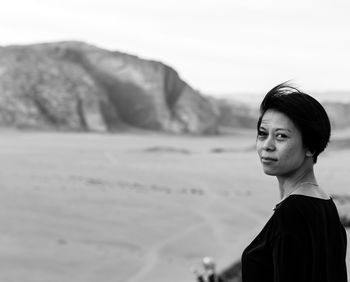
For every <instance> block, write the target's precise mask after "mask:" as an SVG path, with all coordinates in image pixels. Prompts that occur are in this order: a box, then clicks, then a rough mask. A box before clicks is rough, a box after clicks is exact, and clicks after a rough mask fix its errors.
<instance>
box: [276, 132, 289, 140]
mask: <svg viewBox="0 0 350 282" xmlns="http://www.w3.org/2000/svg"><path fill="white" fill-rule="evenodd" d="M276 138H277V139H286V138H287V135H285V134H282V133H279V134H277V135H276Z"/></svg>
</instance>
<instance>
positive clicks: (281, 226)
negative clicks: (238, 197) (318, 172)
mask: <svg viewBox="0 0 350 282" xmlns="http://www.w3.org/2000/svg"><path fill="white" fill-rule="evenodd" d="M346 244H347V239H346V232H345V228H344V227H343V225H342V224H341V222H340V220H339V215H338V211H337V208H336V206H335V204H334V202H333V200H332V199H328V200H325V199H319V198H314V197H309V196H304V195H290V196H289V197H288V198H286V199H285V200H284V201H283V202H281V203H280V204H278V205H277V206H276V209H275V212H274V214H273V215H272V217H271V218H270V219H269V221H268V222H267V223H266V225H265V226H264V228H263V229H262V231H261V232H260V233H259V235H258V236H257V237H256V238H255V239H254V240H253V241H252V243H251V244H250V245H249V246H248V247H247V248H246V249H245V250H244V252H243V254H242V279H243V282H347V281H348V280H347V270H346V261H345V257H346Z"/></svg>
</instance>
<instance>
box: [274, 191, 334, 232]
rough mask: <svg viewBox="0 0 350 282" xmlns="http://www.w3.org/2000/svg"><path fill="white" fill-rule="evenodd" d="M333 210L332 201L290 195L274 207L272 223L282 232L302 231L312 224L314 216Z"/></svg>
mask: <svg viewBox="0 0 350 282" xmlns="http://www.w3.org/2000/svg"><path fill="white" fill-rule="evenodd" d="M321 210H322V211H327V210H329V211H330V212H332V210H333V202H332V199H331V198H329V199H322V198H315V197H310V196H305V195H297V194H295V195H290V196H289V197H288V198H286V199H285V200H284V201H283V202H281V203H279V204H278V205H277V206H276V209H275V213H274V218H275V219H274V222H275V224H276V225H277V226H279V228H280V229H282V230H286V231H288V230H295V229H304V228H306V226H307V225H309V224H310V223H312V221H313V220H314V219H316V218H315V216H316V214H323V213H324V212H321Z"/></svg>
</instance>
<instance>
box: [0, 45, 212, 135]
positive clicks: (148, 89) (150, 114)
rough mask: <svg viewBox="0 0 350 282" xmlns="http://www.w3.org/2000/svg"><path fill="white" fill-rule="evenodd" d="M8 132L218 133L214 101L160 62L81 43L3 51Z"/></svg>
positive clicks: (0, 82)
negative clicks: (134, 130)
mask: <svg viewBox="0 0 350 282" xmlns="http://www.w3.org/2000/svg"><path fill="white" fill-rule="evenodd" d="M0 91H1V96H0V125H1V126H10V127H13V126H15V127H20V128H28V127H29V128H35V129H42V128H48V129H63V130H87V131H115V130H118V128H120V127H122V126H125V125H128V126H132V127H138V128H144V129H151V130H157V131H166V132H175V133H199V134H200V133H215V132H217V113H216V112H215V108H214V107H213V105H212V103H210V101H209V100H208V99H207V98H205V97H203V96H202V95H201V94H200V93H199V92H198V91H195V90H194V89H192V88H191V87H190V86H189V85H188V84H187V83H186V82H184V81H183V80H182V79H181V78H180V77H179V75H178V74H177V72H176V71H175V70H174V69H172V68H171V67H169V66H166V65H164V64H162V63H160V62H155V61H148V60H143V59H140V58H138V57H136V56H132V55H127V54H123V53H120V52H110V51H107V50H103V49H100V48H97V47H94V46H91V45H88V44H85V43H81V42H60V43H50V44H36V45H30V46H9V47H2V48H0Z"/></svg>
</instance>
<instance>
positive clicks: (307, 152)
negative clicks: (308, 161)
mask: <svg viewBox="0 0 350 282" xmlns="http://www.w3.org/2000/svg"><path fill="white" fill-rule="evenodd" d="M305 155H306V157H308V158H312V157H313V156H314V153H312V152H311V151H310V150H306V153H305Z"/></svg>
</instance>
